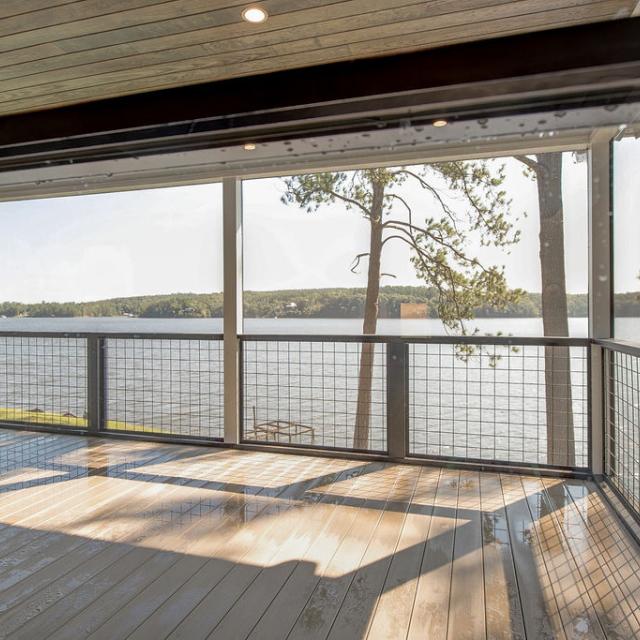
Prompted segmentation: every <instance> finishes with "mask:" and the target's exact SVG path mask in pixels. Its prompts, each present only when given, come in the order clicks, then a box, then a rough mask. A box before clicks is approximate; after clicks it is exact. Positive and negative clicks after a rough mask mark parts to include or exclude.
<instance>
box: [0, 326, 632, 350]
mask: <svg viewBox="0 0 640 640" xmlns="http://www.w3.org/2000/svg"><path fill="white" fill-rule="evenodd" d="M1 337H12V338H94V337H97V338H116V339H140V340H222V339H223V334H221V333H160V332H123V331H79V332H76V331H0V338H1ZM238 337H239V339H240V340H241V341H245V342H375V343H389V342H405V343H413V344H469V345H505V346H526V345H532V346H565V347H584V346H588V345H589V344H591V343H592V342H594V341H592V340H590V339H589V338H569V337H553V336H451V335H445V336H439V335H426V336H403V335H361V334H287V333H275V334H261V333H256V334H253V333H243V334H240V335H239V336H238ZM595 342H597V343H598V344H601V345H602V346H603V347H607V348H610V349H617V350H624V349H629V350H630V352H632V353H633V354H634V355H640V347H635V346H632V345H630V344H629V345H627V344H625V343H619V342H613V341H607V340H598V341H595Z"/></svg>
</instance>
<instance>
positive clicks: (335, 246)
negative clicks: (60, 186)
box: [0, 141, 640, 302]
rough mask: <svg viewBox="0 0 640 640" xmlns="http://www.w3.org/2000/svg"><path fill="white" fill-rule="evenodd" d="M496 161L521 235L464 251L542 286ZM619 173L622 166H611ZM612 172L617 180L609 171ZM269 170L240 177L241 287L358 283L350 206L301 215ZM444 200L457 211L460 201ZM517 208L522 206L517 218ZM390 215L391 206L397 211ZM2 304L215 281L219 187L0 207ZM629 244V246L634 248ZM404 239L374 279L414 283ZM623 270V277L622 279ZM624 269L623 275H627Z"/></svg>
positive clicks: (362, 246) (180, 288) (511, 190)
mask: <svg viewBox="0 0 640 640" xmlns="http://www.w3.org/2000/svg"><path fill="white" fill-rule="evenodd" d="M634 142H635V145H628V148H627V147H625V149H624V150H622V151H623V152H624V153H622V152H621V153H620V154H618V155H620V162H619V164H620V167H624V171H625V172H626V173H625V174H624V175H625V176H626V178H624V179H623V178H622V177H620V178H619V180H618V183H620V184H618V187H620V188H621V189H622V190H623V191H624V192H625V195H624V197H620V198H618V199H617V205H618V206H619V207H621V209H623V210H624V214H621V216H622V215H624V217H625V220H626V219H629V220H631V219H632V216H634V215H635V211H636V207H637V203H638V202H639V201H640V192H639V191H638V189H639V186H638V185H639V183H638V181H637V180H636V179H635V178H634V177H632V176H633V169H632V167H637V166H639V163H640V141H634ZM494 162H497V163H498V162H499V163H505V166H506V171H507V181H506V183H505V188H506V190H507V192H508V195H509V197H510V198H512V200H513V202H512V205H511V208H510V216H511V219H512V220H513V222H514V224H515V225H516V227H517V228H519V229H520V230H521V232H522V239H521V241H520V242H519V243H518V244H517V245H516V246H514V247H513V248H512V249H511V254H510V255H507V254H506V253H505V251H504V250H502V249H500V250H486V249H482V248H481V247H480V246H479V245H478V243H477V242H475V243H474V242H472V243H471V245H470V247H469V248H470V251H471V252H472V253H474V254H476V255H478V256H479V257H481V258H482V259H483V260H484V261H485V262H486V263H492V264H500V265H502V264H504V265H505V267H506V275H507V280H508V282H509V284H510V285H511V286H513V287H521V288H523V289H526V290H528V291H539V290H540V265H539V258H538V231H539V228H538V209H537V192H536V185H535V183H534V182H533V181H532V180H531V179H530V178H527V177H525V176H524V175H523V171H522V169H523V167H522V165H521V164H520V163H519V162H518V161H517V160H514V159H501V160H499V161H494ZM621 172H622V169H621ZM563 176H564V193H563V195H564V202H565V227H566V233H565V236H566V251H565V254H566V256H565V260H566V271H567V289H568V291H569V292H572V293H584V292H586V290H587V264H588V255H587V164H586V162H577V161H576V159H575V158H574V156H573V154H571V153H567V154H565V157H564V162H563ZM617 178H618V176H617ZM283 190H284V185H283V182H282V180H280V179H277V178H269V179H261V180H252V181H247V182H245V183H244V188H243V200H244V221H243V228H244V286H245V289H248V290H273V289H295V288H315V287H358V286H364V284H365V274H366V265H365V266H364V267H365V268H363V269H361V272H360V273H358V274H354V273H352V272H351V271H350V266H351V264H352V261H353V258H354V256H355V255H356V254H357V253H360V252H362V251H366V248H367V245H368V229H367V224H366V223H365V221H364V220H363V219H362V218H361V217H360V216H359V215H358V214H357V213H356V212H354V211H346V210H345V209H344V207H342V206H339V205H331V206H325V207H323V208H322V209H320V210H319V211H317V212H315V213H307V212H305V211H302V210H300V209H299V208H298V207H296V206H293V205H284V204H283V203H282V202H281V200H280V198H281V195H282V192H283ZM403 195H404V196H405V197H406V199H407V201H409V202H410V204H411V206H412V207H413V208H414V211H415V212H416V215H417V217H418V219H419V218H420V217H421V218H422V219H423V220H424V218H425V216H427V215H430V216H437V215H438V210H437V207H435V203H434V202H433V201H430V200H429V198H428V197H426V196H425V193H424V192H423V191H422V190H421V189H420V188H419V187H416V186H407V187H406V188H405V189H404V191H403ZM451 203H452V204H453V205H454V206H455V207H456V208H457V209H459V210H460V211H461V212H462V211H463V207H464V202H463V201H462V200H460V199H458V200H452V201H451ZM525 212H526V213H527V214H528V215H527V216H526V217H525V216H524V214H525ZM398 213H400V212H398ZM637 219H638V216H637V215H635V218H633V220H634V222H633V224H634V225H635V226H634V227H633V233H631V234H629V233H625V234H622V238H623V241H624V244H623V242H620V244H619V245H617V246H618V247H623V248H624V256H622V255H621V257H620V258H619V259H618V263H619V264H617V273H618V278H617V281H616V289H617V290H628V289H638V288H640V286H638V284H637V280H636V279H635V276H637V274H638V273H639V272H640V266H639V264H638V263H639V262H640V260H639V258H638V255H637V254H638V251H637V238H638V237H639V235H638V232H640V228H639V227H640V224H639V223H638V222H637ZM0 238H2V239H3V241H2V243H1V244H0V273H2V278H1V279H0V300H2V301H6V300H13V301H19V302H39V301H42V300H46V301H87V300H98V299H104V298H112V297H123V296H134V295H149V294H156V293H174V292H184V291H189V292H210V291H220V290H221V289H222V281H223V278H222V188H221V185H219V184H212V185H197V186H189V187H175V188H165V189H152V190H144V191H129V192H122V193H113V194H100V195H86V196H74V197H65V198H51V199H47V200H31V201H23V202H11V203H0ZM634 248H635V250H634ZM408 257H409V254H408V250H407V249H406V248H404V246H403V245H400V244H396V243H393V242H390V243H388V244H387V245H386V247H385V253H384V255H383V265H382V266H383V269H382V270H383V271H384V272H387V273H393V274H394V275H395V276H396V277H395V278H390V277H385V278H384V279H383V285H384V284H406V285H419V284H422V283H421V281H420V280H418V278H417V277H416V275H415V273H414V271H413V267H412V266H411V265H410V263H409V260H408ZM628 274H630V275H629V276H628ZM627 276H628V277H627Z"/></svg>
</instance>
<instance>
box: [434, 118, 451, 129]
mask: <svg viewBox="0 0 640 640" xmlns="http://www.w3.org/2000/svg"><path fill="white" fill-rule="evenodd" d="M431 124H432V125H433V126H434V127H446V126H447V125H448V124H449V123H448V122H447V121H446V120H444V119H440V120H434V121H433V122H432V123H431Z"/></svg>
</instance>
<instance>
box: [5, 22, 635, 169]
mask: <svg viewBox="0 0 640 640" xmlns="http://www.w3.org/2000/svg"><path fill="white" fill-rule="evenodd" d="M635 90H640V18H627V19H622V20H614V21H609V22H601V23H594V24H589V25H581V26H577V27H567V28H562V29H555V30H547V31H541V32H536V33H529V34H524V35H516V36H509V37H502V38H495V39H490V40H484V41H478V42H471V43H464V44H457V45H452V46H447V47H441V48H436V49H431V50H425V51H419V52H414V53H407V54H401V55H394V56H386V57H377V58H369V59H364V60H358V61H353V62H339V63H333V64H325V65H320V66H315V67H307V68H303V69H295V70H289V71H282V72H277V73H269V74H263V75H257V76H250V77H246V78H237V79H231V80H223V81H218V82H211V83H204V84H198V85H193V86H187V87H179V88H173V89H165V90H161V91H152V92H147V93H141V94H136V95H131V96H125V97H120V98H112V99H107V100H99V101H95V102H89V103H84V104H78V105H73V106H69V107H63V108H58V109H51V110H44V111H36V112H29V113H22V114H16V115H10V116H5V117H2V118H0V160H2V159H3V158H4V159H8V158H12V157H18V156H21V157H23V158H24V157H25V156H38V155H40V156H41V155H42V154H43V153H44V152H47V153H51V152H54V151H55V152H57V153H58V154H62V155H65V154H66V156H67V157H71V156H72V155H73V154H74V153H76V152H78V150H80V149H84V151H83V152H82V153H80V154H79V155H78V157H77V159H78V160H82V159H83V158H86V159H89V157H90V158H91V159H96V158H97V157H105V156H104V153H105V150H106V149H112V150H113V151H112V152H111V154H110V155H108V157H113V155H114V154H116V155H123V154H135V153H138V152H140V153H145V152H147V153H151V152H158V151H162V150H169V149H170V148H171V144H170V143H169V142H168V141H169V140H172V141H178V142H177V143H178V144H179V145H182V147H181V148H185V145H186V147H188V146H189V144H188V141H197V140H199V141H200V144H201V145H204V146H220V145H222V144H228V143H229V140H230V139H231V140H233V142H234V143H235V141H236V140H237V139H241V138H242V136H243V135H244V136H246V135H247V132H249V131H250V132H251V135H252V137H253V138H255V132H256V131H258V132H259V131H262V132H263V134H264V135H265V136H273V135H276V136H280V137H282V136H287V137H297V136H300V135H308V133H309V131H310V130H311V131H314V132H316V131H317V130H318V128H320V129H321V130H327V131H334V130H336V128H338V129H337V130H344V129H343V128H344V127H345V126H347V127H351V128H354V127H356V128H357V127H358V126H360V127H362V126H365V125H366V126H368V127H371V126H374V125H375V120H372V118H383V117H384V115H385V114H392V115H393V114H395V117H396V118H397V117H398V115H399V114H402V113H406V112H407V110H409V109H411V110H412V113H413V112H416V111H418V112H422V113H426V114H435V115H437V114H438V113H447V114H448V115H449V117H453V118H455V117H456V115H458V117H465V114H466V117H471V115H473V117H477V109H476V110H474V111H473V112H470V111H469V108H470V107H471V106H473V105H475V106H476V107H477V106H478V105H483V110H484V112H488V111H489V112H490V111H491V110H492V109H493V110H496V109H498V110H499V109H500V108H504V106H505V105H508V104H511V105H516V104H517V108H518V109H520V110H523V109H524V108H525V106H526V105H527V104H531V103H532V102H535V103H538V104H539V103H540V102H543V103H544V104H546V105H548V107H549V108H554V107H555V106H556V105H558V104H563V105H564V104H566V102H567V100H579V104H585V100H586V102H587V103H588V100H587V99H586V97H587V96H591V97H594V96H597V99H598V100H600V102H599V104H602V103H603V102H602V101H604V102H606V101H607V100H614V101H622V100H624V99H625V97H627V98H628V96H629V94H630V92H632V91H635ZM382 126H384V125H382ZM340 127H343V128H342V129H340ZM214 134H215V135H214ZM212 136H213V138H212ZM101 154H102V155H101Z"/></svg>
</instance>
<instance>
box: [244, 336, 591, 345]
mask: <svg viewBox="0 0 640 640" xmlns="http://www.w3.org/2000/svg"><path fill="white" fill-rule="evenodd" d="M239 338H240V340H241V341H244V342H379V343H387V342H408V343H414V344H471V345H484V344H486V345H496V344H497V345H506V346H526V345H532V346H563V347H585V346H588V345H589V344H590V343H591V341H590V340H589V338H567V337H557V338H555V337H549V336H521V337H518V336H435V335H428V336H402V335H356V334H347V335H333V334H326V335H320V334H313V335H308V334H285V333H276V334H252V333H243V334H241V335H240V336H239Z"/></svg>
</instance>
